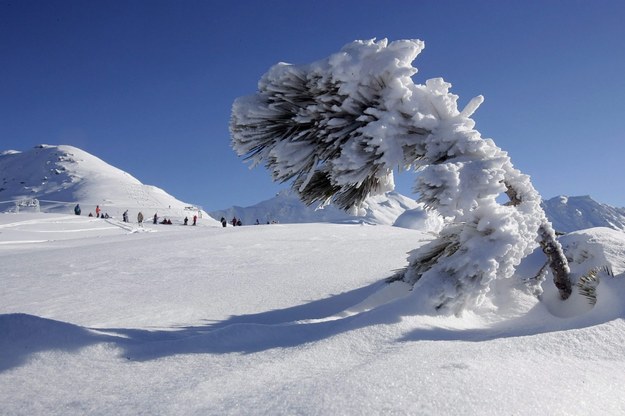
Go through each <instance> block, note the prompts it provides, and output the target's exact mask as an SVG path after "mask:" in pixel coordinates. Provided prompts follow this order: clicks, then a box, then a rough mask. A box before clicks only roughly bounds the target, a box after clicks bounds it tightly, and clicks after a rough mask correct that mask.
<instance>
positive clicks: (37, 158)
mask: <svg viewBox="0 0 625 416" xmlns="http://www.w3.org/2000/svg"><path fill="white" fill-rule="evenodd" d="M30 199H37V200H38V201H39V203H40V206H41V209H42V210H45V211H47V212H72V209H73V207H74V205H75V204H80V205H81V208H82V211H83V213H84V214H85V215H86V214H88V213H89V212H92V213H94V215H95V207H96V206H97V205H99V206H100V209H101V210H102V213H104V212H106V213H108V214H109V215H113V216H121V214H122V213H123V212H124V211H125V210H129V214H130V215H137V212H138V211H139V210H141V211H142V212H143V213H144V215H145V216H146V217H147V216H152V215H153V214H154V213H157V214H158V216H168V217H185V216H189V215H191V216H192V215H194V214H193V213H192V211H193V210H195V212H196V213H197V212H200V213H201V211H199V210H198V209H197V208H195V209H194V207H193V205H192V204H189V203H185V202H182V201H179V200H178V199H176V198H174V197H173V196H171V195H169V194H168V193H167V192H165V191H163V190H162V189H160V188H157V187H154V186H149V185H144V184H142V183H141V182H140V181H139V180H138V179H136V178H135V177H133V176H132V175H130V174H129V173H127V172H124V171H123V170H121V169H118V168H116V167H114V166H111V165H109V164H108V163H106V162H105V161H103V160H102V159H99V158H98V157H96V156H94V155H92V154H90V153H88V152H85V151H84V150H81V149H79V148H77V147H73V146H67V145H59V146H53V145H48V144H40V145H37V146H35V147H34V148H32V149H29V150H26V151H23V152H19V151H14V150H10V151H4V152H2V153H1V154H0V212H4V211H13V210H15V209H16V208H15V207H16V206H17V205H19V204H20V201H22V200H30ZM204 214H205V213H204ZM204 216H205V217H207V218H208V215H204ZM207 221H208V222H210V223H211V224H213V220H212V219H210V218H209V219H208V220H207ZM214 224H215V225H216V222H215V223H214Z"/></svg>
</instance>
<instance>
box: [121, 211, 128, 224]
mask: <svg viewBox="0 0 625 416" xmlns="http://www.w3.org/2000/svg"><path fill="white" fill-rule="evenodd" d="M122 219H123V221H124V222H128V210H126V211H124V213H123V214H122Z"/></svg>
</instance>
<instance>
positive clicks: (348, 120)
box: [230, 39, 571, 312]
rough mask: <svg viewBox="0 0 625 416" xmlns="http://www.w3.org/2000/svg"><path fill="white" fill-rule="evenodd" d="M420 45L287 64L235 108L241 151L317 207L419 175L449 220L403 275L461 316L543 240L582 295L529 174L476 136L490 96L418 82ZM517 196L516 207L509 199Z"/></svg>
mask: <svg viewBox="0 0 625 416" xmlns="http://www.w3.org/2000/svg"><path fill="white" fill-rule="evenodd" d="M423 47H424V43H423V42H422V41H419V40H399V41H394V42H390V43H389V42H387V40H386V39H383V40H379V41H375V40H368V41H355V42H352V43H350V44H348V45H346V46H345V47H343V49H341V51H340V52H338V53H335V54H333V55H331V56H329V57H328V58H326V59H323V60H320V61H317V62H314V63H311V64H308V65H301V66H296V65H289V64H285V63H280V64H277V65H275V66H273V67H272V68H271V69H270V70H269V71H268V72H267V73H266V74H265V75H264V76H263V77H262V78H261V80H260V81H259V84H258V92H257V93H256V94H254V95H251V96H247V97H241V98H238V99H237V100H236V101H235V102H234V105H233V109H232V118H231V123H230V132H231V135H232V146H233V148H234V149H235V151H236V152H237V153H238V154H239V155H242V156H245V157H246V158H247V159H249V160H250V161H251V162H252V165H253V166H256V165H258V164H264V165H265V167H266V168H267V169H268V170H270V171H271V172H272V175H273V179H274V180H276V181H283V182H284V181H292V187H293V188H294V189H295V190H296V191H297V192H298V194H299V195H300V197H301V199H302V200H303V201H304V202H306V203H308V204H312V203H315V202H317V203H321V204H328V203H333V204H335V205H337V206H339V207H341V208H343V209H346V210H352V211H357V210H358V209H359V206H360V204H361V203H362V202H363V201H364V199H365V198H366V197H367V196H369V195H373V194H379V193H383V192H386V191H389V190H392V189H393V188H394V182H393V169H394V168H397V167H399V168H400V169H405V170H416V171H418V172H419V174H418V176H417V183H416V186H415V191H416V192H417V193H418V195H419V200H420V201H421V202H424V203H425V205H426V206H427V207H429V208H431V209H435V210H437V211H438V212H439V213H440V214H441V215H443V216H444V217H446V218H447V219H448V226H447V227H446V228H444V229H443V230H442V232H441V233H440V235H439V237H438V238H437V239H435V240H434V241H432V242H431V243H429V244H427V245H426V246H424V247H422V248H421V249H419V250H416V251H415V252H413V253H412V255H411V258H410V259H409V266H408V267H407V269H406V270H405V271H404V272H402V273H401V274H400V275H399V278H401V279H402V280H404V281H406V282H409V283H411V284H413V285H414V290H417V289H419V290H422V291H427V292H428V298H429V299H431V300H432V306H433V307H435V308H437V309H441V308H442V309H446V310H449V311H452V312H458V311H460V310H462V309H463V308H464V307H465V306H470V305H471V304H475V303H479V302H480V301H481V300H482V298H483V296H484V295H485V294H486V293H487V292H488V290H489V285H490V284H491V282H492V281H493V280H494V279H499V278H509V277H511V276H512V275H513V273H514V270H515V267H516V266H517V265H518V264H519V263H520V261H521V259H522V258H523V257H525V256H526V255H528V254H529V253H530V252H531V251H532V250H533V249H534V248H535V247H536V244H537V243H540V244H541V245H542V247H543V250H544V251H545V253H546V254H547V256H548V258H549V262H550V266H551V269H552V272H553V276H554V281H555V283H556V286H558V288H559V289H560V294H561V297H562V298H563V299H565V298H567V297H568V295H569V294H570V293H571V284H570V281H569V278H568V273H569V270H568V265H567V262H566V258H565V257H564V255H563V253H562V248H561V246H560V244H559V243H558V241H557V240H556V238H555V234H554V231H553V229H552V227H551V224H550V223H549V221H548V220H547V218H546V216H545V214H544V212H543V210H542V208H541V206H540V196H539V195H538V193H537V192H536V190H535V189H534V188H533V186H532V184H531V182H530V179H529V177H528V176H526V175H524V174H522V173H521V172H519V171H518V170H517V169H515V168H514V167H513V165H512V163H511V161H510V158H509V157H508V155H507V153H506V152H504V151H502V150H501V149H500V148H498V147H497V146H496V145H495V143H494V142H493V141H492V140H490V139H485V138H482V137H481V135H480V133H479V132H478V131H477V130H475V129H474V126H475V122H474V121H473V120H472V119H471V116H472V114H473V113H474V111H475V110H476V109H477V108H478V106H479V105H480V104H481V103H482V101H483V97H481V96H478V97H475V98H473V99H472V100H471V101H470V102H469V104H468V105H467V106H466V107H465V108H464V109H462V110H459V109H458V107H457V99H458V97H457V96H456V95H454V94H452V93H450V91H449V89H450V87H451V85H450V84H449V83H447V82H445V81H443V79H441V78H436V79H430V80H427V81H426V82H425V84H415V83H414V82H413V79H412V76H413V75H414V74H415V73H416V72H417V70H416V68H414V67H413V66H412V62H413V61H414V59H415V58H416V57H417V55H418V54H419V53H420V52H421V50H422V49H423ZM502 194H506V195H507V196H508V197H509V202H508V203H506V204H501V203H499V202H498V197H499V196H500V195H502Z"/></svg>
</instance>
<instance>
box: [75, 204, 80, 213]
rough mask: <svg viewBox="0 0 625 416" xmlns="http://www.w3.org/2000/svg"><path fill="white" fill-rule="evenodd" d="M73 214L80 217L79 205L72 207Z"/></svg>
mask: <svg viewBox="0 0 625 416" xmlns="http://www.w3.org/2000/svg"><path fill="white" fill-rule="evenodd" d="M74 214H76V215H80V204H76V206H75V207H74Z"/></svg>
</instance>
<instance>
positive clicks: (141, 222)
mask: <svg viewBox="0 0 625 416" xmlns="http://www.w3.org/2000/svg"><path fill="white" fill-rule="evenodd" d="M137 222H138V223H139V227H143V214H142V213H141V212H139V213H138V214H137Z"/></svg>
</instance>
